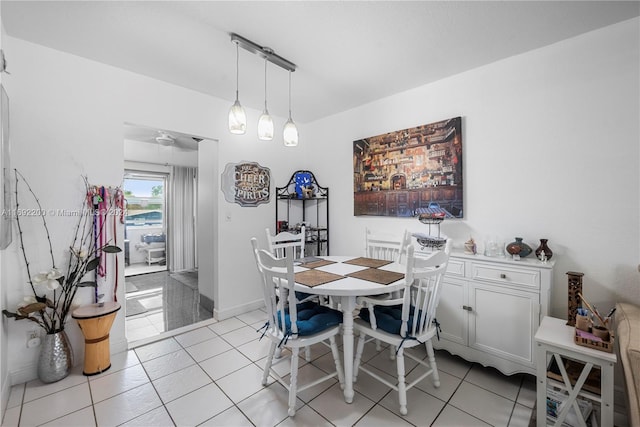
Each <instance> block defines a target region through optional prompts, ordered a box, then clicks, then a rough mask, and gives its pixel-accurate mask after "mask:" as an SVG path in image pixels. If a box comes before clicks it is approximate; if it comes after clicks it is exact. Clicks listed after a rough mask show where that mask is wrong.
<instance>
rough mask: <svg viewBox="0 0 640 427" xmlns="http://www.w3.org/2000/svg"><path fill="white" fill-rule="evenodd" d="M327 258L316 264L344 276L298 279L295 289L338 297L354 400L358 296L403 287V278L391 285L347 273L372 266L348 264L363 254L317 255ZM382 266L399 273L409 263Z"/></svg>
mask: <svg viewBox="0 0 640 427" xmlns="http://www.w3.org/2000/svg"><path fill="white" fill-rule="evenodd" d="M317 258H321V259H323V260H326V261H332V262H333V263H332V264H328V265H324V266H321V267H316V268H315V270H320V271H325V272H328V273H333V274H338V275H341V276H344V277H343V278H341V279H338V280H334V281H331V282H328V283H324V284H322V285H316V286H313V287H309V286H306V285H303V284H301V283H297V282H296V284H295V286H294V289H295V290H296V291H299V292H305V293H308V294H314V295H324V296H330V297H332V298H333V299H334V300H336V299H337V300H339V302H340V310H341V311H342V317H343V320H342V339H343V342H344V345H343V353H344V379H345V383H344V398H345V401H346V402H347V403H351V402H353V396H354V392H353V339H354V337H353V314H354V310H355V308H356V298H358V297H360V296H371V295H381V294H386V293H388V292H393V291H396V290H399V289H400V288H402V287H404V284H405V282H404V278H402V279H399V280H396V281H395V282H392V283H390V284H388V285H384V284H380V283H377V282H372V281H369V280H363V279H358V278H354V277H349V276H346V275H347V274H350V273H355V272H357V271H361V270H366V269H367V268H369V267H366V266H360V265H352V264H345V261H349V260H353V259H355V258H361V256H322V257H317ZM378 269H379V270H385V271H392V272H396V273H404V272H405V270H406V266H404V265H402V264H399V263H396V262H392V263H390V264H387V265H384V266H382V267H378ZM305 270H309V269H308V268H305V267H303V266H301V265H296V266H295V269H294V271H295V272H296V273H297V272H302V271H305Z"/></svg>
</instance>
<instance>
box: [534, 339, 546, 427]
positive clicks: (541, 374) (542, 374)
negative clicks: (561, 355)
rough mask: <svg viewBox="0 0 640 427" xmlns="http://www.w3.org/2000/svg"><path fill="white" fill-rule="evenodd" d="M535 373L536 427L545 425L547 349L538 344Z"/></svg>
mask: <svg viewBox="0 0 640 427" xmlns="http://www.w3.org/2000/svg"><path fill="white" fill-rule="evenodd" d="M536 364H537V369H536V375H537V383H538V384H537V388H536V391H537V404H536V411H537V413H536V420H537V422H536V424H537V427H542V426H546V425H547V350H546V348H545V347H543V346H542V345H540V344H538V346H537V354H536Z"/></svg>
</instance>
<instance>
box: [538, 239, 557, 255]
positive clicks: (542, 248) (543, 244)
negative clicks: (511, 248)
mask: <svg viewBox="0 0 640 427" xmlns="http://www.w3.org/2000/svg"><path fill="white" fill-rule="evenodd" d="M548 241H549V240H548V239H540V246H538V249H536V258H538V259H540V255H542V251H544V254H545V256H546V257H547V259H551V257H552V256H553V252H552V251H551V249H549V246H547V242H548Z"/></svg>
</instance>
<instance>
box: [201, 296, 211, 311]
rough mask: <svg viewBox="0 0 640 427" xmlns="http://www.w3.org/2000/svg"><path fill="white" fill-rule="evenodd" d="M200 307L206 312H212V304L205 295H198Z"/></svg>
mask: <svg viewBox="0 0 640 427" xmlns="http://www.w3.org/2000/svg"><path fill="white" fill-rule="evenodd" d="M200 305H201V306H202V307H203V308H205V309H206V310H207V311H210V312H212V313H213V312H214V311H213V309H214V303H213V300H212V299H211V298H209V297H208V296H206V295H203V294H202V293H201V294H200Z"/></svg>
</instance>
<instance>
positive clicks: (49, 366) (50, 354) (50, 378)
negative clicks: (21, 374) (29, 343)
mask: <svg viewBox="0 0 640 427" xmlns="http://www.w3.org/2000/svg"><path fill="white" fill-rule="evenodd" d="M71 368H73V349H72V348H71V343H70V342H69V337H67V334H66V332H65V331H64V330H62V331H60V332H56V333H53V334H46V335H45V336H44V338H43V340H42V344H41V347H40V358H39V359H38V378H40V381H42V382H43V383H53V382H56V381H60V380H61V379H63V378H64V377H66V376H67V375H69V372H71Z"/></svg>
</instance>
